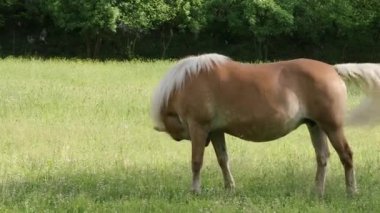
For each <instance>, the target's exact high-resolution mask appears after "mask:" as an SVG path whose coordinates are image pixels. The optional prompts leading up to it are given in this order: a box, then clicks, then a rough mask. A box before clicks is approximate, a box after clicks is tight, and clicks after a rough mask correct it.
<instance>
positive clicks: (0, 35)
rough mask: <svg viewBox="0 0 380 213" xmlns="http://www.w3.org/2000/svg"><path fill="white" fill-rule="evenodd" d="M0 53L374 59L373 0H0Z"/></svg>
mask: <svg viewBox="0 0 380 213" xmlns="http://www.w3.org/2000/svg"><path fill="white" fill-rule="evenodd" d="M0 39H1V40H0V55H1V56H8V55H15V56H19V55H22V56H28V55H32V56H42V57H80V58H100V59H107V58H113V59H132V58H176V57H182V56H185V55H190V54H198V53H203V52H219V53H223V54H226V55H229V56H232V57H235V58H239V59H243V60H268V59H269V60H273V59H282V58H292V57H310V58H317V59H323V60H327V61H334V62H335V61H347V60H352V61H377V62H379V60H380V42H379V41H380V1H379V0H75V1H73V0H2V1H0Z"/></svg>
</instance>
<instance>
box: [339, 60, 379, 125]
mask: <svg viewBox="0 0 380 213" xmlns="http://www.w3.org/2000/svg"><path fill="white" fill-rule="evenodd" d="M334 68H335V70H336V71H337V72H338V74H339V75H340V76H341V77H342V78H343V79H344V80H345V81H348V82H353V83H355V84H357V85H359V86H360V88H362V89H363V90H364V92H365V94H366V97H365V98H364V100H362V102H361V103H360V104H359V105H358V106H357V107H356V108H355V109H353V110H352V112H351V113H350V115H349V117H348V119H347V124H349V125H350V124H351V125H358V124H372V125H373V124H380V64H371V63H364V64H336V65H334Z"/></svg>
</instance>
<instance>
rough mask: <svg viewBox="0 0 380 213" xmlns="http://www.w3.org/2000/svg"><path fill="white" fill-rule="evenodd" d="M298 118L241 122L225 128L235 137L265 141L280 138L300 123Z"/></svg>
mask: <svg viewBox="0 0 380 213" xmlns="http://www.w3.org/2000/svg"><path fill="white" fill-rule="evenodd" d="M301 123H302V122H301V120H300V119H296V120H288V121H282V122H273V121H272V122H270V123H267V124H265V123H261V124H260V123H256V122H255V123H241V124H235V125H233V127H230V128H228V129H227V130H226V133H227V134H230V135H233V136H235V137H238V138H241V139H244V140H248V141H254V142H265V141H271V140H275V139H278V138H281V137H283V136H285V135H287V134H288V133H290V132H291V131H293V130H294V129H296V128H297V127H298V126H299V125H300V124H301Z"/></svg>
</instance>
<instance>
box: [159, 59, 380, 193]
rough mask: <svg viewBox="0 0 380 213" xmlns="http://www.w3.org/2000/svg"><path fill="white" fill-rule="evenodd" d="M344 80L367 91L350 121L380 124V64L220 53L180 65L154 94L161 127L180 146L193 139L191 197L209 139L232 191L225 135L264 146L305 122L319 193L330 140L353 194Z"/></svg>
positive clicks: (196, 185) (185, 61)
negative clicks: (264, 59)
mask: <svg viewBox="0 0 380 213" xmlns="http://www.w3.org/2000/svg"><path fill="white" fill-rule="evenodd" d="M342 79H344V80H354V81H357V82H363V85H364V88H365V90H366V92H367V100H366V101H364V103H363V104H361V105H360V106H359V107H358V109H357V110H356V111H355V112H354V113H353V115H354V116H353V117H351V118H350V121H363V119H362V118H365V117H366V118H371V119H372V120H373V121H379V120H380V64H341V65H335V66H332V65H329V64H326V63H323V62H319V61H315V60H310V59H295V60H290V61H281V62H276V63H265V64H246V63H239V62H236V61H233V60H231V59H229V58H228V57H226V56H222V55H218V54H205V55H200V56H192V57H188V58H184V59H182V60H181V61H179V62H178V63H177V64H176V65H175V66H174V67H173V68H172V69H171V70H170V71H169V72H168V74H167V75H166V76H165V77H164V78H163V79H162V81H161V83H160V84H159V86H158V87H157V89H156V90H155V93H154V95H153V100H152V118H153V120H154V123H155V129H156V130H158V131H165V132H167V133H168V134H169V135H170V136H171V137H172V138H173V139H175V140H177V141H179V140H182V139H188V140H191V143H192V172H193V181H192V190H193V191H194V192H198V193H199V192H200V185H201V184H200V170H201V167H202V162H203V153H204V149H205V146H207V145H208V143H209V142H210V141H211V142H212V144H213V146H214V149H215V153H216V156H217V159H218V162H219V165H220V167H221V170H222V173H223V177H224V181H225V187H226V188H228V189H233V188H234V186H235V183H234V180H233V177H232V175H231V172H230V169H229V164H228V155H227V150H226V143H225V138H224V133H227V134H230V135H233V136H236V137H239V138H241V139H244V140H249V141H255V142H263V141H270V140H274V139H277V138H280V137H283V136H285V135H286V134H288V133H289V132H291V131H293V130H294V129H296V128H297V127H298V126H299V125H301V124H306V125H307V127H308V129H309V132H310V136H311V141H312V144H313V146H314V149H315V153H316V158H317V172H316V178H315V181H316V191H317V193H318V194H319V195H320V196H322V195H323V193H324V187H325V176H326V165H327V160H328V157H329V150H328V144H327V138H329V140H330V142H331V144H332V146H333V147H334V149H335V150H336V152H337V153H338V155H339V157H340V160H341V162H342V164H343V167H344V170H345V177H346V187H347V192H348V193H349V194H354V193H356V192H357V188H356V181H355V174H354V167H353V160H352V151H351V149H350V147H349V145H348V143H347V141H346V137H345V135H344V132H343V124H344V120H345V111H346V99H347V92H346V85H345V83H344V81H343V80H342ZM369 115H370V116H369Z"/></svg>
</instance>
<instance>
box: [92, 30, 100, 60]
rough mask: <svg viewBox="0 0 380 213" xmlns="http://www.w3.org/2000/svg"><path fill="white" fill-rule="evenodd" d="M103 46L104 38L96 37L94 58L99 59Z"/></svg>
mask: <svg viewBox="0 0 380 213" xmlns="http://www.w3.org/2000/svg"><path fill="white" fill-rule="evenodd" d="M101 44H102V36H101V35H97V36H96V41H95V47H94V54H93V58H98V57H99V51H100V45H101Z"/></svg>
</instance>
